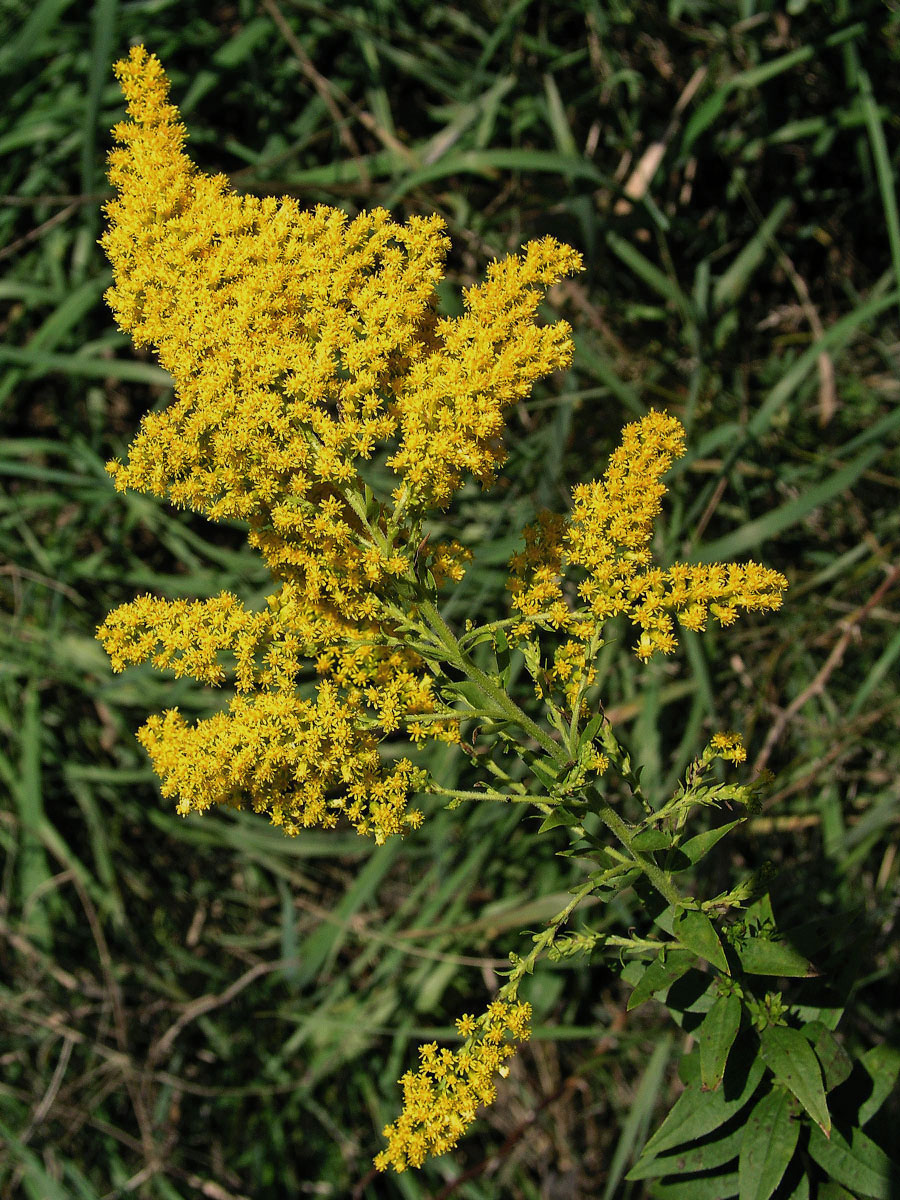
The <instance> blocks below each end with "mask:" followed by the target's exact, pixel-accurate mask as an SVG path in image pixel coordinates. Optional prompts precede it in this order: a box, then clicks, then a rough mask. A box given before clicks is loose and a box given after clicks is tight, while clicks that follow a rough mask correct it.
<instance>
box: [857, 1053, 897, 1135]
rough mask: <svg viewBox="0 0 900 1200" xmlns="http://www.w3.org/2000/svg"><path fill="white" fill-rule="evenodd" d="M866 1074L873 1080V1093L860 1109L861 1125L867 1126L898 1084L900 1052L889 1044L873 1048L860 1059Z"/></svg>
mask: <svg viewBox="0 0 900 1200" xmlns="http://www.w3.org/2000/svg"><path fill="white" fill-rule="evenodd" d="M860 1062H861V1063H862V1065H863V1067H865V1069H866V1073H867V1074H868V1075H869V1076H870V1078H871V1080H872V1092H871V1095H870V1096H869V1098H868V1100H865V1101H864V1102H863V1103H862V1104H861V1105H860V1109H859V1123H860V1125H865V1124H866V1122H867V1121H871V1120H872V1118H873V1117H874V1116H875V1114H876V1113H877V1112H878V1110H879V1109H880V1108H881V1106H882V1104H884V1102H885V1100H887V1098H888V1096H890V1095H891V1093H892V1092H893V1090H894V1087H895V1086H896V1083H897V1075H898V1074H900V1050H897V1049H896V1047H894V1046H889V1045H887V1043H885V1044H884V1045H881V1046H873V1047H872V1049H871V1050H867V1051H866V1053H865V1054H864V1055H863V1056H862V1058H861V1059H860Z"/></svg>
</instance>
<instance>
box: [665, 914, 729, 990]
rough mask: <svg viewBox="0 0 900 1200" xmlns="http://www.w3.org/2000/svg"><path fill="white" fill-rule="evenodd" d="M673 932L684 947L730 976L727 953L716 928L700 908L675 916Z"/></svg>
mask: <svg viewBox="0 0 900 1200" xmlns="http://www.w3.org/2000/svg"><path fill="white" fill-rule="evenodd" d="M672 932H673V934H674V935H675V937H677V938H678V940H679V942H681V944H682V945H683V946H687V948H688V949H689V950H693V951H694V953H695V954H699V955H700V957H701V958H705V959H706V961H707V962H709V963H712V964H713V966H714V967H718V968H719V970H720V971H724V972H725V973H726V974H730V972H729V970H728V960H727V959H726V958H725V951H724V950H723V949H722V943H721V942H720V941H719V935H718V934H717V933H716V929H715V926H714V925H713V923H712V921H711V920H710V919H709V917H708V916H707V915H706V913H705V912H701V911H700V909H698V908H683V909H681V911H680V912H678V913H676V914H675V919H674V921H673V922H672Z"/></svg>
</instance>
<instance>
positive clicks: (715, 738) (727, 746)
mask: <svg viewBox="0 0 900 1200" xmlns="http://www.w3.org/2000/svg"><path fill="white" fill-rule="evenodd" d="M707 755H708V756H709V757H710V758H721V759H724V760H725V761H726V762H733V763H742V762H746V761H747V750H746V747H745V746H744V739H743V738H742V737H741V735H740V734H739V733H731V732H729V733H714V734H713V735H712V737H711V738H710V739H709V749H708V750H707Z"/></svg>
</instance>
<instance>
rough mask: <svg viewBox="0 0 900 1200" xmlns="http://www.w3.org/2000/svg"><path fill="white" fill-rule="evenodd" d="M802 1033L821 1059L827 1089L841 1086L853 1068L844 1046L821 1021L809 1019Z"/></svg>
mask: <svg viewBox="0 0 900 1200" xmlns="http://www.w3.org/2000/svg"><path fill="white" fill-rule="evenodd" d="M802 1033H803V1036H804V1037H805V1038H807V1039H808V1041H809V1043H810V1045H811V1046H812V1048H813V1050H814V1051H815V1055H816V1058H817V1059H818V1060H819V1066H820V1067H821V1068H822V1076H823V1078H824V1079H825V1091H826V1092H830V1091H831V1090H832V1088H836V1087H840V1085H841V1084H842V1083H843V1082H844V1080H845V1079H848V1078H849V1077H850V1072H851V1071H852V1070H853V1064H852V1063H851V1061H850V1058H849V1056H848V1054H847V1052H846V1051H845V1050H844V1047H843V1046H842V1045H841V1044H840V1042H839V1041H838V1040H837V1038H836V1037H835V1036H834V1034H833V1033H832V1032H831V1030H830V1029H829V1028H828V1026H827V1025H823V1024H822V1022H821V1021H809V1022H808V1023H807V1024H806V1025H804V1026H803V1029H802Z"/></svg>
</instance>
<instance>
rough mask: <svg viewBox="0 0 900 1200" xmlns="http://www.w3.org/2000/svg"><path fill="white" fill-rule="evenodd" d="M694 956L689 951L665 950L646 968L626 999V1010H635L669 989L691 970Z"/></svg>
mask: <svg viewBox="0 0 900 1200" xmlns="http://www.w3.org/2000/svg"><path fill="white" fill-rule="evenodd" d="M695 960H696V956H695V955H693V954H692V953H691V952H690V951H689V950H681V949H677V950H666V951H665V952H663V953H660V954H659V955H658V956H657V957H656V958H655V959H654V960H653V962H652V963H650V965H649V966H648V967H647V969H646V971H645V972H644V974H643V975H642V976H641V978H640V980H639V981H638V983H637V986H636V987H635V989H634V991H633V992H632V993H631V995H630V996H629V997H628V1005H627V1009H628V1011H629V1012H630V1011H631V1009H633V1008H637V1007H638V1005H639V1004H643V1003H644V1001H645V1000H649V999H650V997H651V996H654V995H655V994H656V993H657V992H661V991H663V990H664V989H665V988H667V987H671V986H672V984H673V983H674V982H675V981H676V979H680V978H681V976H682V975H684V974H685V973H686V972H687V971H689V970H690V969H691V967H692V966H693V964H694V962H695Z"/></svg>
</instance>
